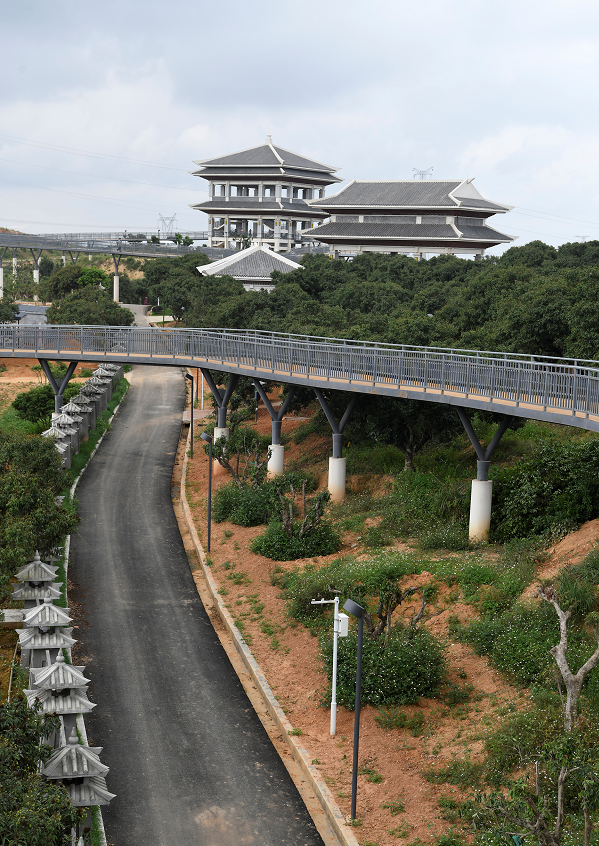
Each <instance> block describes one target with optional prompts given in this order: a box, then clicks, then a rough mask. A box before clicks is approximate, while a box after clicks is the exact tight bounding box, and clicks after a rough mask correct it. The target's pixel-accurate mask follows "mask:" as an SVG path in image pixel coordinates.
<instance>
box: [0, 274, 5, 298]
mask: <svg viewBox="0 0 599 846" xmlns="http://www.w3.org/2000/svg"><path fill="white" fill-rule="evenodd" d="M3 296H4V268H3V267H0V297H3Z"/></svg>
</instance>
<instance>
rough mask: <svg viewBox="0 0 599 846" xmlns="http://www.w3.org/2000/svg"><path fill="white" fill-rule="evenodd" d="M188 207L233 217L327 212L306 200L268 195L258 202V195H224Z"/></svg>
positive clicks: (311, 215) (310, 215)
mask: <svg viewBox="0 0 599 846" xmlns="http://www.w3.org/2000/svg"><path fill="white" fill-rule="evenodd" d="M190 208H192V209H197V210H198V211H203V212H206V214H215V215H219V216H223V217H235V212H240V213H241V214H243V215H245V214H247V213H248V211H250V212H253V213H254V214H255V215H256V216H257V217H268V216H269V215H268V212H271V215H272V216H273V217H274V216H275V215H277V216H280V215H281V213H283V215H285V214H290V215H293V216H294V217H295V216H296V215H298V216H304V217H309V218H312V219H314V218H315V217H322V218H325V217H327V215H328V212H322V211H320V209H318V208H316V207H315V206H311V205H309V204H308V201H307V200H298V199H297V198H295V199H294V200H286V199H285V198H282V199H281V200H277V199H274V198H273V197H268V199H265V200H262V202H259V199H258V197H253V198H250V199H247V198H244V197H230V198H229V200H226V199H225V198H224V197H212V198H211V199H210V200H206V201H205V202H203V203H195V204H193V205H190Z"/></svg>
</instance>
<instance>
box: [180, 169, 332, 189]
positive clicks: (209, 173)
mask: <svg viewBox="0 0 599 846" xmlns="http://www.w3.org/2000/svg"><path fill="white" fill-rule="evenodd" d="M190 173H191V175H192V176H201V177H202V178H203V179H211V180H213V181H215V182H217V181H219V180H223V179H239V178H243V177H248V178H250V179H251V180H252V181H254V180H257V179H259V180H264V179H265V177H271V178H272V181H273V182H274V181H277V180H280V179H281V178H286V179H298V180H300V179H301V180H302V182H306V181H313V182H315V183H318V184H325V185H330V184H331V183H332V182H342V181H343V180H342V179H340V178H339V177H338V176H333V175H332V174H331V173H329V172H328V171H324V170H308V169H300V168H297V167H289V166H288V165H280V166H279V167H267V166H264V167H251V166H249V165H246V166H244V167H220V168H218V167H205V168H202V169H200V170H192V171H190Z"/></svg>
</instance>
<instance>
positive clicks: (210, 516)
mask: <svg viewBox="0 0 599 846" xmlns="http://www.w3.org/2000/svg"><path fill="white" fill-rule="evenodd" d="M200 438H201V439H202V440H203V441H206V443H207V444H208V545H207V546H208V552H210V527H211V524H212V438H211V437H210V435H208V434H206V432H203V433H202V434H201V435H200Z"/></svg>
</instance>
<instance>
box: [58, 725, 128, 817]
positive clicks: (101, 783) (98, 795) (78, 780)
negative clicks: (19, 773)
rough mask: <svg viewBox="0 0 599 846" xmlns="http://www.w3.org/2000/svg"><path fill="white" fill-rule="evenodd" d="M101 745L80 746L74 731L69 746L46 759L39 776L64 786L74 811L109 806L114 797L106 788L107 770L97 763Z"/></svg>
mask: <svg viewBox="0 0 599 846" xmlns="http://www.w3.org/2000/svg"><path fill="white" fill-rule="evenodd" d="M101 751H102V747H101V746H95V747H93V746H83V745H82V744H81V743H79V741H78V739H77V734H76V733H75V731H73V732H71V734H70V735H69V739H68V743H67V744H66V745H65V746H63V747H62V748H61V749H57V750H56V751H55V752H54V754H53V755H51V756H50V758H48V760H47V761H46V763H45V764H44V766H43V769H42V775H44V776H45V778H47V779H50V780H51V781H58V782H60V783H61V784H64V786H65V788H66V789H67V791H68V794H69V796H70V798H71V802H72V803H73V805H74V806H75V807H76V808H87V807H91V806H92V805H108V804H109V803H110V801H111V799H114V798H115V795H116V794H114V793H109V791H108V789H107V788H106V773H107V772H108V770H109V768H108V767H107V766H106V765H105V764H103V763H102V762H101V761H100V757H99V756H100V752H101Z"/></svg>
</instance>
